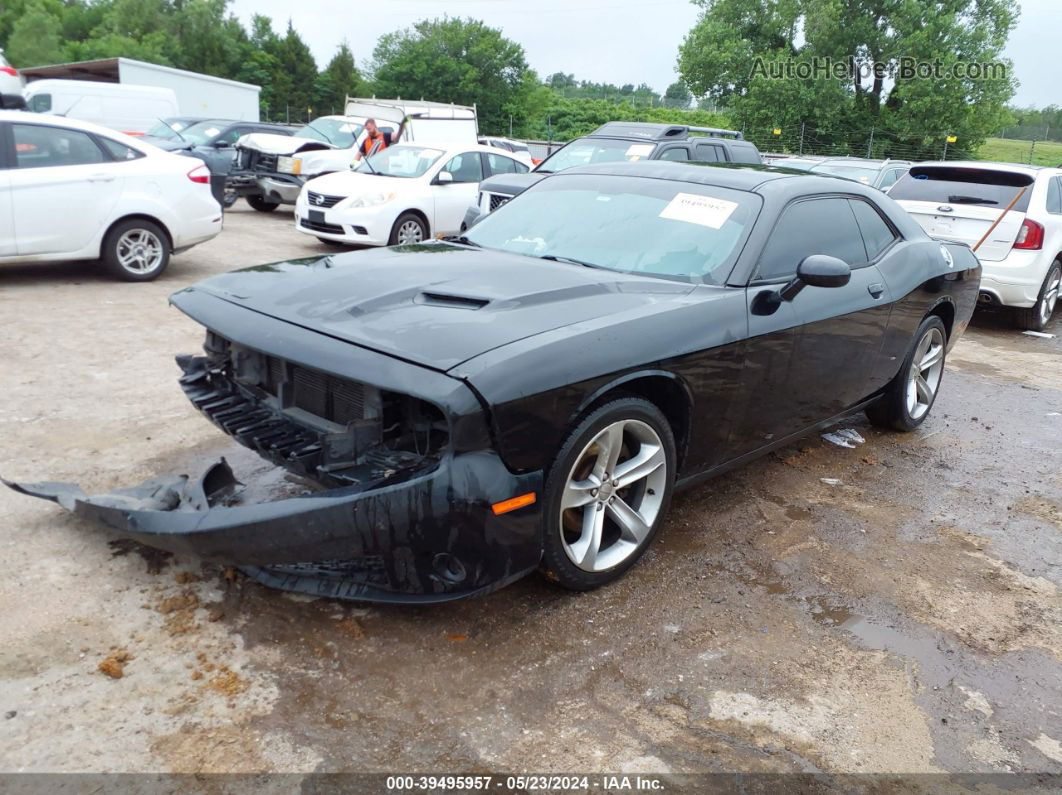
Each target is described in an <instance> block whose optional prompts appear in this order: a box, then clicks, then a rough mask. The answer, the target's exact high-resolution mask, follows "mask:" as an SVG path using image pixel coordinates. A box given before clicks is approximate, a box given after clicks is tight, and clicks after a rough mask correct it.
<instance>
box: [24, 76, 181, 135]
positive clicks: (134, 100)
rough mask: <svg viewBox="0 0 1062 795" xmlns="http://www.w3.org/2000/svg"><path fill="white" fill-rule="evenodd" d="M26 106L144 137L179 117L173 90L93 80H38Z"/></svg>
mask: <svg viewBox="0 0 1062 795" xmlns="http://www.w3.org/2000/svg"><path fill="white" fill-rule="evenodd" d="M25 97H26V105H27V107H28V108H29V110H31V111H34V112H36V113H54V114H56V115H58V116H65V117H67V118H69V119H80V120H82V121H90V122H93V123H94V124H99V125H102V126H104V127H110V128H111V129H112V130H118V131H119V132H124V133H126V134H128V135H143V134H144V133H146V132H147V131H148V130H149V129H150V128H151V127H152V126H154V125H155V124H156V123H157V122H158V120H159V119H164V118H167V117H169V116H179V115H180V110H179V109H178V107H177V96H176V95H175V94H174V93H173V89H172V88H158V87H156V86H133V85H124V84H122V83H97V82H94V81H91V80H35V81H33V82H32V83H30V84H29V85H27V86H26V91H25Z"/></svg>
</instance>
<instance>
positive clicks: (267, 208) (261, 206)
mask: <svg viewBox="0 0 1062 795" xmlns="http://www.w3.org/2000/svg"><path fill="white" fill-rule="evenodd" d="M247 203H248V204H249V205H251V206H252V207H253V208H254V209H256V210H258V212H260V213H271V212H273V210H275V209H277V207H279V206H280V204H279V203H278V202H271V201H266V200H265V197H263V196H248V197H247Z"/></svg>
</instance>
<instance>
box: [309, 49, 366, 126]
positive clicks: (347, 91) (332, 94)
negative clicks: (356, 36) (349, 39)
mask: <svg viewBox="0 0 1062 795" xmlns="http://www.w3.org/2000/svg"><path fill="white" fill-rule="evenodd" d="M363 93H365V81H364V80H362V78H361V72H359V71H358V67H357V66H356V65H355V64H354V54H353V53H352V52H351V51H350V46H349V45H348V44H347V43H346V42H345V41H344V42H342V43H341V44H340V45H339V49H338V50H336V54H335V55H333V56H332V60H331V61H329V62H328V66H326V67H325V68H324V70H323V71H322V72H321V74H319V75H318V76H317V84H316V86H315V88H314V97H315V100H314V101H315V103H316V106H317V108H318V109H319V110H320V112H321V113H342V112H343V106H344V103H345V102H346V98H347V97H348V96H354V97H356V96H360V95H361V94H363Z"/></svg>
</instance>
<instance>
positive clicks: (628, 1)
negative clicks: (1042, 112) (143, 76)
mask: <svg viewBox="0 0 1062 795" xmlns="http://www.w3.org/2000/svg"><path fill="white" fill-rule="evenodd" d="M1021 4H1022V9H1023V10H1022V15H1021V19H1020V21H1019V23H1018V27H1017V28H1016V29H1015V30H1014V32H1013V33H1012V34H1011V37H1010V42H1009V44H1008V47H1007V55H1008V57H1010V58H1011V59H1012V60H1013V62H1014V71H1015V74H1016V76H1017V78H1018V80H1019V81H1020V82H1021V86H1020V87H1019V88H1018V91H1017V94H1016V95H1015V97H1014V104H1016V105H1019V106H1026V105H1035V106H1037V107H1042V106H1045V105H1050V104H1055V105H1062V85H1060V82H1062V81H1059V77H1060V75H1062V70H1060V68H1059V66H1058V53H1057V49H1058V44H1057V40H1058V38H1059V36H1060V35H1062V2H1059V0H1023V1H1022V3H1021ZM231 8H232V10H233V12H234V13H235V14H236V15H237V16H239V17H240V19H242V20H243V21H244V22H249V20H250V18H251V15H252V14H255V13H258V14H264V15H266V16H269V17H272V18H273V28H274V29H275V30H277V31H278V32H281V33H282V32H283V31H284V30H285V29H286V27H287V21H288V19H289V18H290V19H291V20H292V22H293V23H294V25H295V28H296V30H298V31H299V33H300V35H301V36H302V37H303V39H304V40H305V41H306V42H307V44H309V45H310V49H311V50H312V51H313V54H314V57H315V58H316V59H317V62H318V65H319V66H323V65H324V64H325V63H327V62H328V60H329V59H330V58H331V57H332V55H333V54H334V53H335V49H336V47H337V46H338V45H339V43H340V42H341V41H343V40H344V39H346V41H347V43H348V44H349V45H350V48H351V50H352V51H353V52H354V57H355V59H356V60H357V61H358V63H359V64H361V63H362V62H363V61H366V60H368V59H369V57H370V56H371V55H372V49H373V47H374V46H375V44H376V40H377V39H378V38H379V37H380V36H381V35H382V34H384V33H388V32H390V31H392V30H396V29H398V28H403V27H408V26H409V25H411V24H412V23H414V22H416V21H418V20H420V19H424V18H433V17H441V16H443V15H444V14H447V15H449V16H452V17H473V18H475V19H481V20H483V21H484V22H486V23H487V24H488V25H490V26H491V27H495V28H500V29H501V30H502V31H503V32H504V34H505V36H506V37H508V38H510V39H512V40H513V41H516V42H519V43H520V44H521V45H523V47H524V51H525V52H526V53H527V59H528V62H529V63H530V65H531V67H532V68H533V69H534V70H535V71H536V72H538V73H539V75H541V76H543V77H545V76H546V75H549V74H552V73H553V72H565V73H572V74H574V75H575V76H576V78H578V79H581V80H592V81H595V82H599V83H614V84H616V85H623V84H624V83H633V84H635V85H637V84H638V83H643V82H644V83H648V84H649V85H650V86H652V87H653V88H655V89H656V90H657V92H658V93H663V91H664V89H665V88H667V86H668V85H669V84H670V83H672V82H674V81H675V79H676V77H677V75H676V74H675V59H676V56H677V53H678V46H679V44H680V43H681V42H682V39H683V37H684V36H685V35H686V32H687V31H689V29H690V28H691V27H693V25H694V23H695V22H696V21H697V16H698V11H699V9H698V8H697V7H696V6H694V5H693V4H692V3H690V2H689V0H655V1H654V2H647V0H612V2H609V0H445V2H439V0H361V2H359V0H301V1H300V2H299V3H298V4H293V3H291V0H234V2H233V3H232V6H231Z"/></svg>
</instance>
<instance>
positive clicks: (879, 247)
mask: <svg viewBox="0 0 1062 795" xmlns="http://www.w3.org/2000/svg"><path fill="white" fill-rule="evenodd" d="M849 204H850V205H851V207H852V212H853V213H855V217H856V223H857V224H858V225H859V231H860V232H862V233H863V243H864V245H866V248H867V261H870V260H873V259H874V258H876V257H877V256H878V254H880V253H881V252H882V251H884V250H885V249H887V248H888V247H889V246H890V245H891V244H892V241H893V240H895V239H896V235H895V234H893V231H892V227H890V226H889V225H888V224H887V223H886V222H885V219H884V218H882V217H881V213H879V212H878V211H877V210H875V209H874V208H873V207H871V206H870V204H869V203H868V202H864V201H859V200H858V199H850V200H849ZM849 264H852V263H849Z"/></svg>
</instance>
